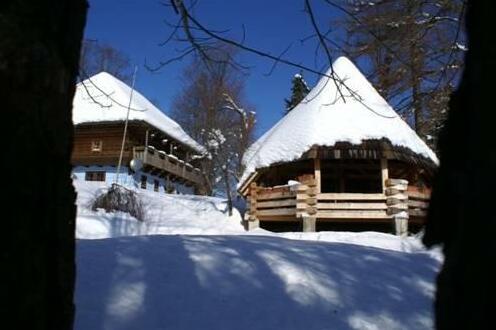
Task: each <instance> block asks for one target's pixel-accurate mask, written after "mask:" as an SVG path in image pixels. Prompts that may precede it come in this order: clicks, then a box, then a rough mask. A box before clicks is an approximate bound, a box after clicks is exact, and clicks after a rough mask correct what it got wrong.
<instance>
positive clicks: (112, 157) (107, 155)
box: [71, 124, 132, 166]
mask: <svg viewBox="0 0 496 330" xmlns="http://www.w3.org/2000/svg"><path fill="white" fill-rule="evenodd" d="M123 130H124V126H123V125H122V124H120V125H119V124H112V125H91V126H89V125H88V126H86V125H85V126H77V127H76V129H75V133H74V147H73V150H72V157H71V162H72V164H73V165H115V166H117V163H118V161H119V154H120V150H121V143H122V134H123ZM95 140H101V141H102V150H101V151H92V150H91V146H92V141H95ZM128 140H129V139H128ZM131 158H132V146H131V145H130V143H129V142H128V143H127V145H126V148H125V152H124V157H123V164H127V162H129V161H130V160H131Z"/></svg>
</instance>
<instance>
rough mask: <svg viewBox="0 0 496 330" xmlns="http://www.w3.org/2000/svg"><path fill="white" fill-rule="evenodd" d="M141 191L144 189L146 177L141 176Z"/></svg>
mask: <svg viewBox="0 0 496 330" xmlns="http://www.w3.org/2000/svg"><path fill="white" fill-rule="evenodd" d="M141 189H146V175H142V176H141Z"/></svg>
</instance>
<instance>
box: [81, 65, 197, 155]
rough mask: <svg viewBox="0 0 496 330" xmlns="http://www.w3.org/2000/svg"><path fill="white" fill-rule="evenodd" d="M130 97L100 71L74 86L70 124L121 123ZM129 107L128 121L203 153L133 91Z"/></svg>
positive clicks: (127, 89) (123, 87)
mask: <svg viewBox="0 0 496 330" xmlns="http://www.w3.org/2000/svg"><path fill="white" fill-rule="evenodd" d="M130 96H131V87H129V86H128V85H127V84H125V83H124V82H122V81H121V80H119V79H117V78H116V77H114V76H113V75H111V74H110V73H107V72H100V73H98V74H96V75H94V76H92V77H90V78H88V79H86V80H84V81H82V82H80V83H79V84H78V85H77V86H76V94H75V95H74V100H73V112H72V121H73V123H74V124H82V123H95V122H112V121H125V120H126V115H127V107H128V105H129V98H130ZM95 101H96V102H95ZM130 108H131V111H130V112H129V120H140V121H144V122H146V123H148V124H149V125H152V126H154V127H155V128H157V129H159V130H161V131H162V132H164V133H166V134H167V135H169V136H170V137H172V138H174V139H176V140H177V141H179V142H181V143H183V144H185V145H187V146H189V147H190V148H192V149H193V150H195V151H197V152H199V153H203V152H204V151H205V149H204V148H203V146H201V145H200V144H198V143H197V142H196V141H195V140H193V138H191V137H190V136H189V135H188V134H187V133H186V132H185V131H184V130H183V129H182V127H181V126H180V125H179V124H178V123H176V122H175V121H174V120H172V119H171V118H169V117H167V116H166V115H165V114H164V113H163V112H162V111H160V110H159V109H158V108H157V107H156V106H155V105H153V104H152V103H151V102H150V101H149V100H147V99H146V98H145V97H144V96H143V95H142V94H141V93H139V92H138V91H136V90H134V92H133V98H132V102H131V107H130Z"/></svg>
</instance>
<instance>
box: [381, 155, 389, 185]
mask: <svg viewBox="0 0 496 330" xmlns="http://www.w3.org/2000/svg"><path fill="white" fill-rule="evenodd" d="M388 179H389V170H388V161H387V159H386V158H381V182H382V192H383V193H385V192H386V180H388Z"/></svg>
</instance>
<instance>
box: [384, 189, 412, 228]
mask: <svg viewBox="0 0 496 330" xmlns="http://www.w3.org/2000/svg"><path fill="white" fill-rule="evenodd" d="M385 184H386V186H387V188H386V197H387V198H386V204H387V207H388V208H387V213H388V214H389V215H391V216H392V218H393V221H394V226H395V232H396V235H399V236H406V235H407V234H408V218H409V214H408V195H407V194H406V193H405V192H406V189H407V187H408V181H407V180H402V179H387V180H386V181H385Z"/></svg>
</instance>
